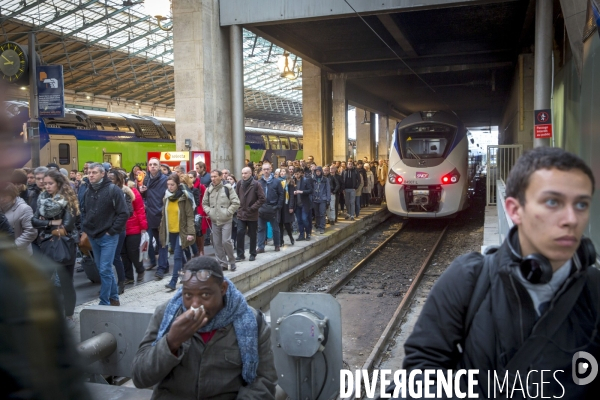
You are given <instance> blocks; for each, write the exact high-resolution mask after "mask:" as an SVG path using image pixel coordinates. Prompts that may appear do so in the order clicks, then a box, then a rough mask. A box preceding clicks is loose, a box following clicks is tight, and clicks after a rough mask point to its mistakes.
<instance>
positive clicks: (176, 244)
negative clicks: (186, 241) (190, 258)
mask: <svg viewBox="0 0 600 400" xmlns="http://www.w3.org/2000/svg"><path fill="white" fill-rule="evenodd" d="M169 244H171V248H172V249H173V257H174V259H175V266H174V267H173V277H172V278H171V282H169V285H171V286H175V285H176V284H177V278H179V271H181V268H182V267H183V250H182V248H181V240H179V232H177V233H171V232H169Z"/></svg>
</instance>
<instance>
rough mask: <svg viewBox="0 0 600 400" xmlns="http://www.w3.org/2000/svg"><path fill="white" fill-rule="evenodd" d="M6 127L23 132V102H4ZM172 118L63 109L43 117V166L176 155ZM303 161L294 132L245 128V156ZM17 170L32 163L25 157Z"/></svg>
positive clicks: (130, 162) (121, 163) (123, 163)
mask: <svg viewBox="0 0 600 400" xmlns="http://www.w3.org/2000/svg"><path fill="white" fill-rule="evenodd" d="M0 112H4V113H5V114H6V115H7V116H8V121H9V122H8V123H9V126H10V127H9V129H11V131H13V132H14V134H15V135H19V134H21V133H22V132H23V131H24V124H25V123H26V122H27V120H28V119H29V107H28V104H27V103H26V102H20V101H7V102H5V103H4V110H0ZM175 136H176V132H175V120H174V119H173V118H158V117H156V118H155V117H148V116H140V115H133V114H124V113H112V112H105V111H92V110H80V109H74V108H65V116H64V117H63V118H41V121H40V161H41V165H46V164H48V163H50V162H55V163H57V164H58V165H60V167H61V168H65V169H67V170H71V169H77V170H79V171H81V170H82V169H83V164H84V163H85V162H86V161H88V160H95V161H100V160H102V161H106V162H110V163H111V164H112V165H114V166H116V167H120V168H125V169H126V170H130V169H131V168H133V166H134V165H135V164H142V165H143V166H144V165H145V163H146V157H147V153H148V152H152V151H160V152H164V151H175ZM302 157H303V139H302V134H301V133H298V132H291V131H284V130H277V129H263V128H255V127H246V158H247V159H249V160H251V161H254V162H259V161H264V160H269V161H271V162H272V163H276V165H279V164H280V162H282V161H286V160H299V159H302ZM20 164H21V165H20V166H26V165H29V164H30V159H29V158H27V159H24V160H22V162H21V163H20Z"/></svg>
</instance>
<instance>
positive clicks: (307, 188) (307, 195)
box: [295, 177, 314, 207]
mask: <svg viewBox="0 0 600 400" xmlns="http://www.w3.org/2000/svg"><path fill="white" fill-rule="evenodd" d="M313 189H314V186H313V180H312V178H307V177H304V178H301V179H300V180H299V181H297V182H296V189H295V190H301V191H302V194H297V195H296V207H312V195H313Z"/></svg>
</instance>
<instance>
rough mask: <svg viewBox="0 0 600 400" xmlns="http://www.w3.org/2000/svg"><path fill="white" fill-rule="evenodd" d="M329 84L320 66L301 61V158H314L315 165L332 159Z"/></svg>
mask: <svg viewBox="0 0 600 400" xmlns="http://www.w3.org/2000/svg"><path fill="white" fill-rule="evenodd" d="M331 105H332V104H331V85H330V83H329V81H328V80H327V75H326V74H325V73H324V72H323V71H322V70H321V68H319V67H317V66H315V65H313V64H310V63H309V62H308V61H303V62H302V130H303V133H304V155H303V157H304V159H306V158H308V156H311V155H312V156H313V157H314V158H315V163H317V165H323V163H325V162H331V161H332V160H333V148H332V145H333V136H332V134H331Z"/></svg>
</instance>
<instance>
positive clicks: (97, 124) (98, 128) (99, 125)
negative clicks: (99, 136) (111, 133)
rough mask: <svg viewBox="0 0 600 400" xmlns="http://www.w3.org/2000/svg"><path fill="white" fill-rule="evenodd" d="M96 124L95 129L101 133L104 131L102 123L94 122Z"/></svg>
mask: <svg viewBox="0 0 600 400" xmlns="http://www.w3.org/2000/svg"><path fill="white" fill-rule="evenodd" d="M94 123H95V124H96V129H97V130H99V131H103V130H104V126H103V125H102V122H94Z"/></svg>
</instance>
